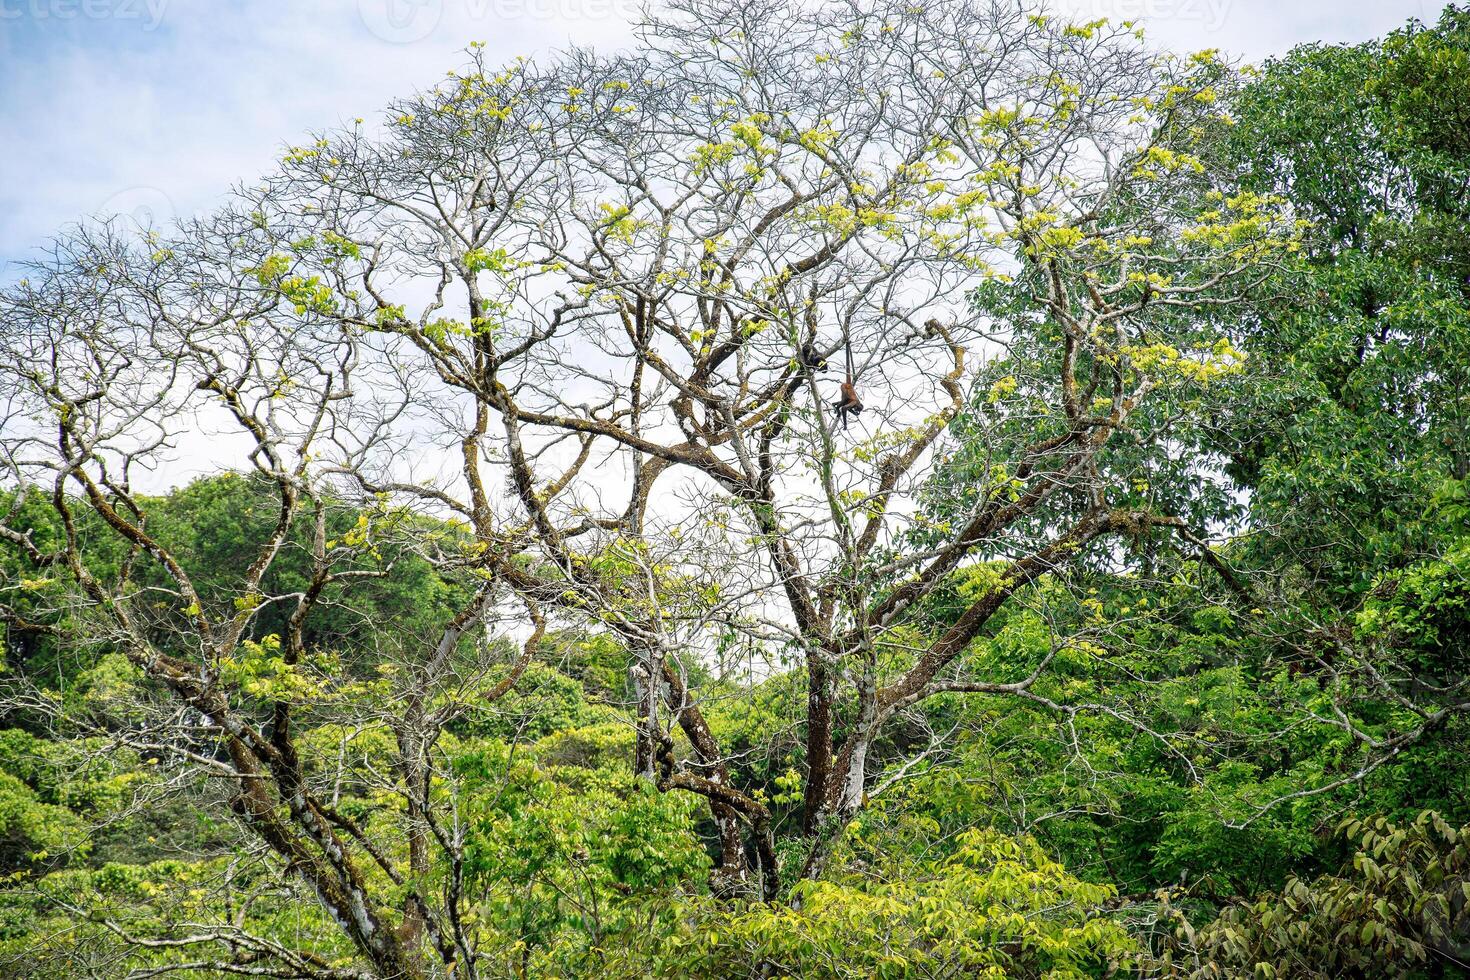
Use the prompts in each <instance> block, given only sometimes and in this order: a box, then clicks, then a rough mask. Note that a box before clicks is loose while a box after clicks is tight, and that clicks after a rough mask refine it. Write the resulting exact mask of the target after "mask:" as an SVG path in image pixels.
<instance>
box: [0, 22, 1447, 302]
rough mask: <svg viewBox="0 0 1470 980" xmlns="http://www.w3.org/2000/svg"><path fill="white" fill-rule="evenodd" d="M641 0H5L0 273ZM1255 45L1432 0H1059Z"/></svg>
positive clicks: (1175, 34) (193, 198)
mask: <svg viewBox="0 0 1470 980" xmlns="http://www.w3.org/2000/svg"><path fill="white" fill-rule="evenodd" d="M636 6H637V0H311V2H299V3H285V2H278V3H269V4H268V3H265V2H260V0H257V2H246V0H0V148H3V151H0V281H3V280H4V279H5V278H7V276H6V273H5V268H4V266H5V265H7V264H9V263H10V262H13V261H14V260H16V259H18V258H22V257H24V256H26V255H28V254H34V253H33V252H32V249H33V248H34V247H35V246H37V245H39V244H41V243H43V242H44V241H45V240H46V238H47V237H48V236H49V235H51V234H52V233H54V232H55V231H56V230H57V229H58V228H60V227H61V226H63V225H64V224H66V223H68V222H70V221H74V220H76V219H78V218H80V217H83V216H85V215H89V214H95V213H99V212H121V213H129V214H134V215H139V216H141V215H144V214H152V215H154V216H155V217H160V218H164V219H166V218H167V217H169V215H170V214H187V213H191V212H194V211H197V210H201V209H206V208H208V207H209V206H210V204H211V202H212V201H214V200H217V199H218V197H219V196H220V195H221V194H222V193H224V192H225V191H227V190H228V188H229V187H230V185H231V184H232V183H234V182H236V181H239V180H248V179H250V178H252V177H253V176H255V175H258V174H260V173H262V172H264V171H266V170H268V169H269V168H270V166H271V163H272V160H273V159H274V158H275V157H277V156H278V155H279V152H280V147H281V146H282V145H283V144H285V143H286V142H289V141H292V140H294V139H296V138H297V137H299V136H300V135H301V134H302V133H304V132H307V131H309V130H313V129H321V128H327V127H331V126H333V125H335V124H336V123H338V122H340V121H343V120H348V119H351V118H352V117H354V116H364V117H371V116H373V115H374V114H376V113H377V112H378V110H380V109H381V108H382V107H383V106H384V105H385V104H386V103H387V102H388V101H389V100H390V99H392V98H393V97H395V96H397V95H402V94H405V93H407V92H410V91H412V90H414V89H416V88H420V87H423V86H426V85H429V84H432V83H433V82H434V81H436V80H437V79H438V78H441V77H442V76H443V74H444V72H445V71H446V70H448V69H450V68H452V67H455V66H457V65H458V64H459V63H460V57H459V55H458V52H459V51H461V50H462V49H463V48H464V46H465V45H466V44H467V43H469V42H470V41H476V40H478V41H484V42H486V44H487V46H488V47H489V49H490V50H491V51H492V52H493V53H495V54H498V55H501V56H503V57H504V58H505V59H507V60H508V59H509V58H511V57H513V56H515V55H517V54H531V55H535V54H541V53H545V52H547V51H550V50H553V49H555V48H557V47H562V46H565V45H567V44H568V43H579V44H595V45H599V46H603V47H617V46H620V45H622V44H624V43H626V42H627V40H628V38H629V34H628V29H627V20H628V17H629V16H631V15H632V14H633V13H634V11H635V10H636ZM1053 6H1055V7H1057V8H1058V9H1061V10H1065V11H1069V12H1072V13H1075V14H1079V15H1084V16H1088V17H1089V18H1090V17H1097V16H1114V17H1117V18H1121V19H1139V20H1142V21H1143V22H1144V23H1145V24H1146V25H1147V27H1148V30H1149V33H1150V36H1151V37H1152V38H1153V40H1155V41H1156V42H1158V43H1160V44H1163V45H1167V46H1172V47H1183V48H1189V49H1197V48H1204V47H1218V48H1223V49H1225V50H1226V51H1229V52H1233V53H1235V54H1237V55H1241V56H1244V57H1246V58H1249V59H1252V60H1258V59H1261V58H1264V57H1267V56H1269V55H1271V54H1273V53H1278V52H1282V51H1285V50H1286V49H1288V48H1289V47H1291V46H1292V45H1294V44H1298V43H1301V42H1306V41H1315V40H1322V41H1328V42H1339V41H1356V40H1362V39H1365V38H1368V37H1373V36H1376V35H1380V34H1382V33H1385V32H1386V31H1388V30H1391V29H1393V28H1394V27H1397V26H1399V25H1400V24H1402V23H1403V22H1404V21H1406V20H1407V19H1408V18H1410V17H1420V18H1422V19H1433V18H1435V17H1436V16H1437V15H1438V11H1439V10H1440V8H1441V6H1442V4H1441V3H1440V2H1439V0H1057V2H1055V3H1054V4H1053Z"/></svg>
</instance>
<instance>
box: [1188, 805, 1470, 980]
mask: <svg viewBox="0 0 1470 980" xmlns="http://www.w3.org/2000/svg"><path fill="white" fill-rule="evenodd" d="M1342 829H1343V832H1344V833H1345V835H1346V836H1347V837H1348V839H1349V840H1350V841H1351V842H1352V844H1353V846H1354V848H1355V850H1354V853H1353V856H1352V859H1351V861H1350V862H1349V863H1348V864H1347V865H1346V866H1345V867H1344V868H1343V869H1342V870H1341V871H1340V872H1339V873H1338V874H1335V875H1324V876H1322V877H1319V878H1316V879H1312V880H1310V881H1305V880H1302V879H1299V878H1292V879H1291V880H1290V881H1288V882H1287V884H1286V886H1285V888H1283V889H1282V891H1281V892H1280V893H1279V894H1274V895H1267V896H1263V897H1262V898H1260V899H1258V900H1257V901H1255V902H1253V903H1250V904H1247V905H1242V906H1240V907H1237V908H1232V909H1230V910H1229V911H1227V912H1226V913H1224V914H1223V915H1221V916H1220V918H1219V919H1217V920H1215V921H1214V922H1211V923H1209V924H1208V925H1206V926H1205V927H1203V928H1201V929H1200V930H1199V931H1198V932H1197V933H1196V932H1195V931H1194V930H1193V929H1192V928H1190V926H1189V925H1188V923H1187V922H1185V923H1182V924H1181V926H1180V929H1179V940H1180V941H1179V945H1178V947H1177V948H1176V949H1174V950H1171V951H1170V953H1169V954H1168V956H1167V957H1166V959H1165V965H1166V966H1169V965H1174V964H1178V965H1181V966H1184V967H1185V968H1186V969H1185V975H1187V976H1192V977H1200V978H1206V977H1235V976H1249V977H1258V978H1275V977H1301V978H1308V977H1322V978H1329V977H1342V976H1359V977H1385V978H1387V977H1429V976H1444V975H1446V974H1445V972H1444V971H1445V969H1446V968H1447V967H1449V968H1451V969H1455V968H1459V967H1461V966H1463V964H1464V962H1465V959H1466V956H1467V954H1470V827H1465V828H1462V829H1459V830H1456V829H1455V828H1454V827H1452V826H1451V825H1450V824H1448V823H1446V822H1445V821H1444V819H1443V818H1441V817H1440V816H1439V815H1438V814H1436V813H1433V812H1425V813H1423V814H1420V815H1419V816H1418V817H1417V818H1416V819H1415V820H1414V821H1413V823H1411V824H1409V825H1407V826H1401V825H1395V824H1393V823H1390V822H1389V821H1388V820H1386V819H1384V818H1382V817H1378V818H1375V819H1370V820H1366V821H1364V820H1349V821H1346V822H1345V823H1344V824H1343V828H1342ZM1171 975H1179V974H1177V973H1174V974H1171Z"/></svg>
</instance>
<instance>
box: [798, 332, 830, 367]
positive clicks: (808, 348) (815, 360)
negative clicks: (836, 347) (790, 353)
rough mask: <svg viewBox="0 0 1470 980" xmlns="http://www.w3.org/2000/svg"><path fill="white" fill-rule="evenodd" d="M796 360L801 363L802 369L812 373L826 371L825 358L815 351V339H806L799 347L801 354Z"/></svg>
mask: <svg viewBox="0 0 1470 980" xmlns="http://www.w3.org/2000/svg"><path fill="white" fill-rule="evenodd" d="M798 360H799V361H800V362H801V366H802V367H804V368H806V369H807V370H808V371H811V372H813V373H815V372H817V371H825V370H827V358H825V357H823V356H822V352H821V351H819V350H817V339H816V338H815V337H811V338H808V340H807V342H806V343H804V344H802V345H801V353H800V355H799V357H798Z"/></svg>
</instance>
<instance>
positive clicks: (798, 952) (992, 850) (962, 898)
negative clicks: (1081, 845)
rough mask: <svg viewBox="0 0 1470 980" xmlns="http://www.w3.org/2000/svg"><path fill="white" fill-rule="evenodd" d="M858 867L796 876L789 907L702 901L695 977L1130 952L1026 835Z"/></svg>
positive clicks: (974, 971) (1025, 971) (928, 971)
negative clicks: (878, 871)
mask: <svg viewBox="0 0 1470 980" xmlns="http://www.w3.org/2000/svg"><path fill="white" fill-rule="evenodd" d="M885 864H887V865H888V867H887V868H885V870H887V871H890V872H895V873H893V874H891V876H882V875H873V874H864V873H862V871H861V870H860V866H854V867H853V868H852V870H851V872H850V873H848V874H841V875H838V876H836V879H835V880H831V881H813V882H805V883H803V884H802V885H800V886H799V887H798V889H797V891H796V894H795V895H794V896H793V902H792V904H791V905H788V906H779V905H778V906H769V905H750V906H746V907H744V908H734V909H730V908H724V907H720V906H708V907H706V908H705V909H704V915H703V917H702V918H701V919H700V921H699V922H698V923H697V925H695V926H694V932H695V938H696V942H697V947H696V948H697V950H698V952H697V953H696V954H695V958H694V960H693V962H692V964H691V972H692V973H693V974H694V975H698V976H708V977H720V978H732V980H733V978H737V977H757V976H777V977H813V978H845V977H851V978H860V977H862V978H866V977H882V978H898V977H927V976H955V975H963V976H974V977H994V978H1001V977H1015V978H1023V977H1037V978H1040V977H1046V978H1052V980H1062V978H1073V977H1101V976H1110V975H1112V974H1113V973H1114V972H1116V971H1117V970H1118V969H1120V968H1122V967H1124V966H1126V965H1127V964H1128V963H1130V962H1131V961H1132V960H1133V959H1134V958H1135V956H1136V955H1137V953H1138V948H1137V946H1136V945H1135V944H1134V942H1133V940H1132V939H1131V938H1130V937H1129V935H1128V933H1127V931H1126V930H1125V929H1124V928H1123V927H1122V926H1121V925H1120V924H1118V923H1116V922H1113V921H1110V920H1109V919H1108V918H1107V916H1106V914H1105V913H1104V912H1103V911H1102V908H1101V906H1102V904H1103V903H1104V902H1106V901H1107V900H1108V899H1109V898H1111V897H1112V896H1113V894H1114V891H1113V889H1112V888H1110V887H1108V886H1105V885H1090V884H1086V883H1084V882H1081V881H1079V880H1077V879H1076V878H1073V877H1072V876H1070V875H1068V874H1067V873H1066V872H1065V871H1064V870H1063V869H1062V867H1061V865H1059V864H1057V863H1056V862H1055V861H1053V860H1051V859H1050V858H1048V857H1047V855H1046V853H1045V851H1044V850H1043V849H1042V848H1041V847H1040V846H1039V845H1037V844H1036V843H1035V842H1034V841H1031V840H1029V839H1020V840H1017V839H1014V838H1010V837H1007V836H1005V835H1002V834H999V833H996V832H994V831H985V830H972V831H966V832H964V833H962V834H961V835H960V836H959V837H958V838H957V839H956V840H955V841H954V842H953V846H952V848H951V849H949V850H948V852H947V853H946V854H945V856H944V857H942V858H940V859H938V860H932V861H925V860H923V859H922V858H918V857H908V858H907V859H902V858H900V859H895V860H890V861H887V862H885Z"/></svg>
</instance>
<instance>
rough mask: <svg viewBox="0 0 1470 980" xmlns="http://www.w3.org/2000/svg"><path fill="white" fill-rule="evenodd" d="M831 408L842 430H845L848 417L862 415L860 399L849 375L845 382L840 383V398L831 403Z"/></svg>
mask: <svg viewBox="0 0 1470 980" xmlns="http://www.w3.org/2000/svg"><path fill="white" fill-rule="evenodd" d="M832 407H833V408H834V409H836V410H837V420H838V421H839V422H841V423H842V427H843V428H844V429H845V428H847V417H848V416H849V415H861V414H863V403H862V399H860V398H858V394H857V389H856V388H854V387H853V385H852V375H851V374H849V375H848V376H847V380H846V381H844V382H842V397H841V398H839V399H837V401H835V402H833V403H832Z"/></svg>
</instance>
